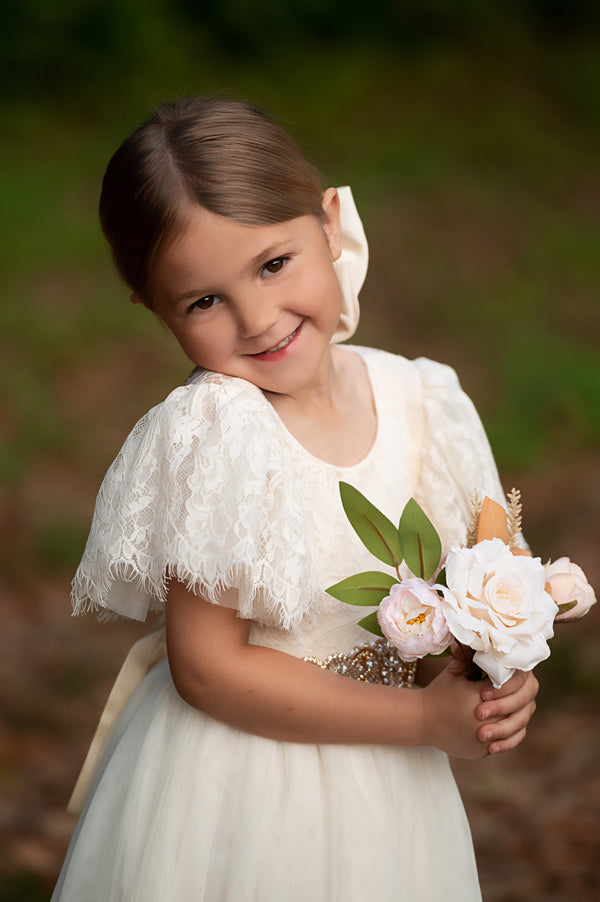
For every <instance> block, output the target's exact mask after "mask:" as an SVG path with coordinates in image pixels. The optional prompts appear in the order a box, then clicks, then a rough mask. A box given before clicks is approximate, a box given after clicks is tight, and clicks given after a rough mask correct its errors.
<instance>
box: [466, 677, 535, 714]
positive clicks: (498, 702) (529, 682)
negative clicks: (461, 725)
mask: <svg viewBox="0 0 600 902" xmlns="http://www.w3.org/2000/svg"><path fill="white" fill-rule="evenodd" d="M515 676H516V674H515ZM513 680H514V678H512V679H511V680H509V681H508V683H506V684H505V686H508V684H509V683H511V682H512V684H513V687H515V688H514V691H513V692H511V693H509V694H499V693H500V692H501V690H497V689H494V690H492V692H491V693H490V692H489V691H488V690H487V689H484V690H483V692H482V693H481V694H482V697H483V698H484V699H485V701H483V702H481V703H480V704H478V705H477V708H476V711H475V713H476V715H477V717H478V718H479V719H480V720H488V719H490V718H499V717H506V716H507V715H509V714H512V713H514V712H516V711H518V710H519V709H521V708H525V707H527V706H528V705H529V704H530V703H531V702H533V700H534V699H535V697H536V695H537V693H538V689H539V683H538V681H537V679H536V678H535V676H534V675H533V673H527V674H520V675H519V679H517V680H514V682H513ZM505 686H503V687H502V689H504V688H505ZM490 694H491V696H492V697H491V698H490ZM534 709H535V706H534Z"/></svg>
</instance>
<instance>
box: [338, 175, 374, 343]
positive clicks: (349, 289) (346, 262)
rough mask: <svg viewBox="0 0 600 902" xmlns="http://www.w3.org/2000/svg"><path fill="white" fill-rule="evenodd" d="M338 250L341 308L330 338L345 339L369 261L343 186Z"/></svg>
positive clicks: (355, 320)
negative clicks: (339, 245)
mask: <svg viewBox="0 0 600 902" xmlns="http://www.w3.org/2000/svg"><path fill="white" fill-rule="evenodd" d="M337 192H338V197H339V199H340V224H341V229H342V252H341V254H340V256H339V258H338V259H337V260H336V261H335V262H334V264H333V268H334V270H335V274H336V276H337V280H338V282H339V284H340V288H341V289H342V312H341V315H340V321H339V324H338V327H337V329H336V331H335V333H334V335H333V338H332V339H331V340H332V342H339V341H345V340H346V339H347V338H350V337H351V336H352V335H354V333H355V332H356V327H357V326H358V320H359V316H360V308H359V305H358V293H359V291H360V289H361V288H362V285H363V282H364V281H365V276H366V275H367V266H368V264H369V247H368V244H367V237H366V235H365V230H364V228H363V224H362V222H361V221H360V216H359V215H358V211H357V209H356V205H355V203H354V198H353V197H352V191H351V190H350V188H348V187H347V186H346V187H344V188H338V189H337Z"/></svg>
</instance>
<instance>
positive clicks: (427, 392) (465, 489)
mask: <svg viewBox="0 0 600 902" xmlns="http://www.w3.org/2000/svg"><path fill="white" fill-rule="evenodd" d="M415 365H416V367H417V369H418V371H419V373H420V376H421V382H422V391H423V395H422V403H423V408H422V410H423V418H422V439H421V461H420V473H419V479H418V491H417V496H418V499H419V500H420V503H421V504H422V505H423V507H424V508H425V510H427V511H428V512H429V511H431V514H430V516H431V517H432V520H433V522H434V523H435V524H436V526H437V527H438V529H439V531H440V534H441V537H442V541H443V544H444V547H445V548H448V547H449V546H450V545H451V544H454V543H456V542H463V541H464V539H465V535H466V528H467V525H468V523H469V521H470V519H471V502H470V496H471V493H472V492H479V493H480V494H481V495H482V496H483V495H488V496H489V497H490V498H492V499H493V500H494V501H498V502H499V503H500V504H504V505H505V504H506V501H505V498H504V493H503V490H502V486H501V484H500V479H499V477H498V470H497V468H496V463H495V461H494V457H493V455H492V451H491V448H490V444H489V441H488V439H487V436H486V434H485V430H484V428H483V425H482V423H481V420H480V419H479V416H478V414H477V411H476V410H475V407H474V405H473V402H472V401H471V399H470V398H469V397H468V395H466V394H465V392H464V391H463V390H462V388H461V386H460V383H459V381H458V378H457V376H456V373H455V372H454V370H453V369H452V368H451V367H449V366H446V365H445V364H441V363H436V362H434V361H432V360H427V359H425V358H419V359H417V360H415Z"/></svg>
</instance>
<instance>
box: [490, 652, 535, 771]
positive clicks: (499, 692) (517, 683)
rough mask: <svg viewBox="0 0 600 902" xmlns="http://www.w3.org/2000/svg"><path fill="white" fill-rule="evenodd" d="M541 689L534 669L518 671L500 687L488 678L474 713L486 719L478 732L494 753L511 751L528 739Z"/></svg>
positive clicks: (491, 752) (492, 753)
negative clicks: (537, 696)
mask: <svg viewBox="0 0 600 902" xmlns="http://www.w3.org/2000/svg"><path fill="white" fill-rule="evenodd" d="M538 689H539V683H538V681H537V679H536V678H535V676H534V675H533V673H532V672H531V671H529V672H527V673H524V672H523V671H522V670H518V671H517V672H516V673H515V674H514V675H513V676H512V677H511V678H510V680H507V681H506V683H505V684H504V685H503V686H502V687H501V688H500V689H494V687H493V686H492V685H491V684H490V682H489V680H486V681H485V683H484V685H483V687H482V688H481V702H480V703H479V704H478V705H477V708H476V710H475V713H476V715H477V717H478V718H479V719H480V720H483V721H485V724H484V725H483V726H482V727H480V729H479V730H478V733H477V735H478V736H479V739H480V740H481V741H482V742H486V743H489V745H488V748H489V752H490V754H491V755H495V754H498V753H499V752H508V751H510V750H511V749H514V748H516V747H517V746H518V745H519V744H520V743H521V742H522V741H523V740H524V739H525V734H526V732H527V724H528V723H529V721H530V719H531V716H532V715H533V712H534V711H535V697H536V695H537V693H538Z"/></svg>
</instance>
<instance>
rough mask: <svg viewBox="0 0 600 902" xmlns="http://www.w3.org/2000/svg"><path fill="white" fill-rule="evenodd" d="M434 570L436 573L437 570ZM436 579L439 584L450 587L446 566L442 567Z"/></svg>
mask: <svg viewBox="0 0 600 902" xmlns="http://www.w3.org/2000/svg"><path fill="white" fill-rule="evenodd" d="M433 572H434V573H435V570H434V571H433ZM435 581H436V583H437V584H438V585H440V586H446V588H448V583H447V581H446V568H445V567H442V569H441V570H440V572H439V573H438V575H437V576H436V578H435ZM438 595H439V592H438Z"/></svg>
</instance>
